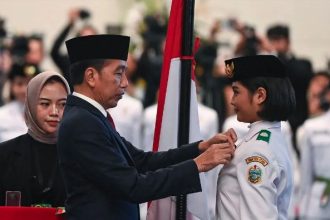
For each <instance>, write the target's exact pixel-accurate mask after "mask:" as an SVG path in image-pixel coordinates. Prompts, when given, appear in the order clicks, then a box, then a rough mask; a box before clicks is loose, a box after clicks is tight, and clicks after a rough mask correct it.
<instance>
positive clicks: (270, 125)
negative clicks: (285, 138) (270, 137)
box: [243, 121, 281, 141]
mask: <svg viewBox="0 0 330 220" xmlns="http://www.w3.org/2000/svg"><path fill="white" fill-rule="evenodd" d="M248 127H249V131H248V133H247V134H246V135H245V136H244V138H243V140H244V141H249V140H251V139H252V138H253V137H254V136H255V135H256V134H258V133H259V132H260V130H268V129H274V128H279V129H281V122H279V121H274V122H270V121H256V122H253V123H251V124H250V125H249V126H248Z"/></svg>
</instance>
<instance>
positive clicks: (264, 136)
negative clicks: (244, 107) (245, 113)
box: [257, 130, 271, 143]
mask: <svg viewBox="0 0 330 220" xmlns="http://www.w3.org/2000/svg"><path fill="white" fill-rule="evenodd" d="M270 135H271V132H270V131H268V130H261V131H259V135H258V137H257V140H260V141H265V142H267V143H269V139H270Z"/></svg>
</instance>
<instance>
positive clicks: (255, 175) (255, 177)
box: [248, 165, 262, 184]
mask: <svg viewBox="0 0 330 220" xmlns="http://www.w3.org/2000/svg"><path fill="white" fill-rule="evenodd" d="M261 177H262V170H261V169H260V167H258V166H257V165H253V166H251V167H250V168H249V173H248V180H249V182H250V183H253V184H256V183H259V182H261Z"/></svg>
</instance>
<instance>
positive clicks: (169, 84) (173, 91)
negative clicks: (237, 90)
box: [147, 0, 209, 220]
mask: <svg viewBox="0 0 330 220" xmlns="http://www.w3.org/2000/svg"><path fill="white" fill-rule="evenodd" d="M183 1H184V0H173V1H172V6H171V13H170V18H169V24H168V29H167V35H166V44H165V52H164V58H163V67H162V75H161V82H160V89H159V97H158V109H157V118H156V126H155V133H154V143H153V151H166V150H169V148H168V147H169V146H171V147H176V146H177V145H178V125H179V102H180V78H181V76H180V75H181V61H182V59H187V57H183V56H182V54H181V47H182V46H181V45H182V16H183V10H184V2H183ZM193 79H194V77H193V74H192V80H191V97H190V128H189V142H190V143H191V142H195V141H198V140H200V139H201V135H200V129H199V121H198V104H197V94H196V85H195V82H194V80H193ZM204 179H205V177H204V174H203V173H201V174H200V180H201V185H202V189H203V192H199V193H192V194H189V195H188V196H187V219H201V220H208V219H209V214H208V206H207V197H206V193H205V191H206V190H204V186H205V180H204ZM175 200H176V198H175V197H169V198H164V199H161V200H156V201H152V202H151V203H150V206H149V208H148V215H147V219H148V220H174V219H175V213H176V204H175Z"/></svg>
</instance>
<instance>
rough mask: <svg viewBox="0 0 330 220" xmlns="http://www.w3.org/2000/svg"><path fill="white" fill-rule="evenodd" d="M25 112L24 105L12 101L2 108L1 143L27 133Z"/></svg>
mask: <svg viewBox="0 0 330 220" xmlns="http://www.w3.org/2000/svg"><path fill="white" fill-rule="evenodd" d="M23 111H24V105H23V103H20V102H19V101H12V102H10V103H8V104H6V105H4V106H2V107H1V108H0V142H3V141H7V140H10V139H12V138H15V137H17V136H20V135H22V134H25V133H26V132H27V130H28V128H27V126H26V124H25V121H24V113H23Z"/></svg>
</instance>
